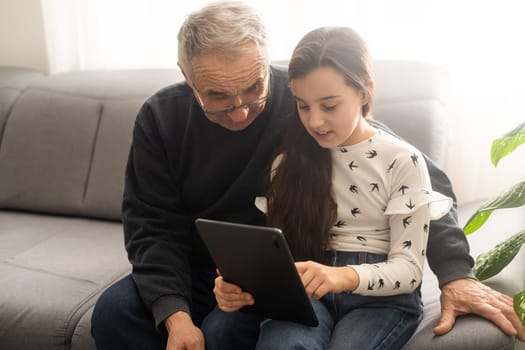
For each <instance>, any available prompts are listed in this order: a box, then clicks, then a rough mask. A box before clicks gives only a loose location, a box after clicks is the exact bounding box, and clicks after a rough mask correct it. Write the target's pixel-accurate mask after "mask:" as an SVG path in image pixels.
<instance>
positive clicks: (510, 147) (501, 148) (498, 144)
mask: <svg viewBox="0 0 525 350" xmlns="http://www.w3.org/2000/svg"><path fill="white" fill-rule="evenodd" d="M524 142H525V122H524V123H522V124H520V125H518V126H517V127H516V128H515V129H513V130H512V131H510V132H508V133H507V134H505V135H504V136H503V137H501V138H499V139H496V140H494V141H493V142H492V148H491V149H490V158H491V159H492V164H494V166H498V163H499V161H500V160H501V158H503V157H505V156H506V155H508V154H509V153H511V152H513V151H514V150H515V149H516V148H517V147H518V146H519V145H521V144H522V143H524Z"/></svg>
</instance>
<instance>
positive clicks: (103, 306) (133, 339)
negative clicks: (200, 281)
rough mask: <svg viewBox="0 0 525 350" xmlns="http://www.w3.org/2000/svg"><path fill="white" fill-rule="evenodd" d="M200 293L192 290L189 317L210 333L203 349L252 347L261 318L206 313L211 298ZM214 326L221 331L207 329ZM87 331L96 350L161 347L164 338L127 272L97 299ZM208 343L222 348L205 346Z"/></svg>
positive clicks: (163, 333) (241, 314) (164, 345)
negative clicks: (224, 316)
mask: <svg viewBox="0 0 525 350" xmlns="http://www.w3.org/2000/svg"><path fill="white" fill-rule="evenodd" d="M194 282H195V281H194ZM194 284H195V283H194ZM194 288H195V286H194ZM199 295H200V296H201V297H198V296H199ZM202 295H203V294H202V293H194V295H193V303H192V311H191V316H192V319H193V322H194V323H195V324H196V325H197V326H199V327H200V328H201V330H202V331H203V333H204V334H205V335H206V334H211V333H213V336H212V335H210V336H211V337H212V338H211V339H209V338H208V337H206V338H205V340H206V343H207V346H206V348H207V349H253V348H254V347H255V342H256V341H257V336H258V334H259V324H260V322H261V318H260V317H254V316H253V315H246V314H244V313H235V314H232V315H230V316H229V317H228V319H227V320H225V319H223V318H222V317H221V313H219V312H217V311H218V309H215V311H212V312H210V311H211V310H213V304H214V300H209V298H208V297H202ZM216 328H218V329H221V332H220V333H215V332H211V331H210V329H216ZM91 334H92V335H93V338H94V339H95V344H96V346H97V350H116V349H127V350H132V349H141V350H143V349H146V350H155V349H159V350H165V349H166V342H167V339H168V335H167V332H166V330H165V328H164V327H159V329H157V328H156V327H155V321H154V319H153V315H152V314H151V312H150V311H149V310H148V308H147V307H146V305H144V303H143V302H142V299H141V298H140V296H139V293H138V290H137V287H136V285H135V282H134V281H133V279H132V278H131V275H129V276H127V277H124V278H123V279H122V280H120V281H118V282H117V283H115V284H114V285H112V286H111V287H109V288H108V289H107V290H106V291H105V292H104V293H103V294H102V295H101V296H100V298H99V299H98V300H97V303H96V305H95V309H94V311H93V316H92V319H91ZM208 343H210V344H217V345H218V346H222V347H221V348H219V347H214V346H211V347H209V346H208Z"/></svg>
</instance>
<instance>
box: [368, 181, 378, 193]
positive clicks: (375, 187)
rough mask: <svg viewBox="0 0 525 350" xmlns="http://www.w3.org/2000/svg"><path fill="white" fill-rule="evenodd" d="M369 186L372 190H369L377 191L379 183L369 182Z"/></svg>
mask: <svg viewBox="0 0 525 350" xmlns="http://www.w3.org/2000/svg"><path fill="white" fill-rule="evenodd" d="M370 186H372V190H371V191H370V192H374V191H377V192H379V185H378V184H377V183H374V182H373V183H371V184H370Z"/></svg>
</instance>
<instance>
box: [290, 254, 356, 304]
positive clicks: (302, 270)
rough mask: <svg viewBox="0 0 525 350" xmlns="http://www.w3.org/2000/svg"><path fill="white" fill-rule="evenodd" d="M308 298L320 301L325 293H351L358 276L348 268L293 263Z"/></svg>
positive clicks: (306, 262) (312, 263)
mask: <svg viewBox="0 0 525 350" xmlns="http://www.w3.org/2000/svg"><path fill="white" fill-rule="evenodd" d="M295 267H296V268H297V271H298V272H299V276H301V281H302V282H303V286H304V289H305V290H306V294H308V296H310V297H312V298H315V299H320V298H322V297H323V296H324V295H325V294H326V293H328V292H333V293H340V292H343V291H347V292H351V291H353V290H355V289H356V288H357V286H358V285H359V276H358V274H357V272H356V271H355V270H354V269H353V268H352V267H350V266H326V265H323V264H319V263H316V262H313V261H304V262H297V263H295Z"/></svg>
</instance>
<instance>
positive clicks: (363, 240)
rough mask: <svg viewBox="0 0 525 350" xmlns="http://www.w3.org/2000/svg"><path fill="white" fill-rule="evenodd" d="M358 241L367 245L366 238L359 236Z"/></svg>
mask: <svg viewBox="0 0 525 350" xmlns="http://www.w3.org/2000/svg"><path fill="white" fill-rule="evenodd" d="M356 239H357V240H358V241H359V242H361V244H362V245H366V238H365V237H363V236H357V237H356Z"/></svg>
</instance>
